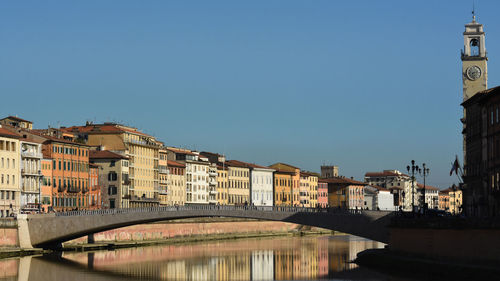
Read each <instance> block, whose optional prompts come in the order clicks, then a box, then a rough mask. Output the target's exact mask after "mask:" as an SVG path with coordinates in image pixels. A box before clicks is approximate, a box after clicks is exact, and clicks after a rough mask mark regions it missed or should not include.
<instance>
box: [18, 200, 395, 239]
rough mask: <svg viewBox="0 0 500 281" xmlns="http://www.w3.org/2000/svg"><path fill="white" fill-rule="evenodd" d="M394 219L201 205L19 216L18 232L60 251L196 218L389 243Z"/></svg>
mask: <svg viewBox="0 0 500 281" xmlns="http://www.w3.org/2000/svg"><path fill="white" fill-rule="evenodd" d="M392 216H393V212H387V211H385V212H384V211H365V210H363V211H353V210H351V211H350V210H337V209H329V210H318V209H313V208H295V207H254V206H251V207H250V206H249V207H240V206H214V205H195V206H179V207H151V208H136V209H109V210H95V211H73V212H65V213H53V214H35V215H19V216H18V227H19V244H20V246H21V248H31V247H41V248H54V247H57V246H59V245H60V244H61V243H62V242H65V241H68V240H71V239H75V238H78V237H82V236H86V235H89V234H93V233H98V232H102V231H106V230H110V229H115V228H119V227H124V226H130V225H135V224H142V223H149V222H157V221H165V220H173V219H183V218H196V217H234V218H250V219H259V220H269V221H283V222H290V223H296V224H302V225H308V226H316V227H322V228H326V229H331V230H336V231H340V232H344V233H349V234H353V235H357V236H361V237H365V238H368V239H371V240H375V241H380V242H384V243H389V229H388V225H389V223H390V220H391V217H392Z"/></svg>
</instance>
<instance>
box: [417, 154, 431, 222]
mask: <svg viewBox="0 0 500 281" xmlns="http://www.w3.org/2000/svg"><path fill="white" fill-rule="evenodd" d="M429 171H430V169H429V168H426V167H425V163H424V164H422V169H421V170H420V169H419V171H418V173H419V174H420V175H422V176H423V177H424V188H423V190H422V193H423V197H424V200H423V201H422V202H423V206H424V214H425V211H426V210H427V206H426V205H425V177H426V176H428V175H429Z"/></svg>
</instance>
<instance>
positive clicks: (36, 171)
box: [21, 168, 42, 176]
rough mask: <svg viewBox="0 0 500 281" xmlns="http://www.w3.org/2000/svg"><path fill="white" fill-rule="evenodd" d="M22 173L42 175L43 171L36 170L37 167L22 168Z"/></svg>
mask: <svg viewBox="0 0 500 281" xmlns="http://www.w3.org/2000/svg"><path fill="white" fill-rule="evenodd" d="M21 174H23V175H31V176H41V175H42V171H41V170H35V169H24V168H23V169H21Z"/></svg>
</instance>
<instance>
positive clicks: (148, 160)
mask: <svg viewBox="0 0 500 281" xmlns="http://www.w3.org/2000/svg"><path fill="white" fill-rule="evenodd" d="M63 131H66V132H71V133H73V134H75V135H76V136H77V139H78V140H81V141H84V142H86V143H87V144H88V145H91V146H100V147H101V150H111V151H113V152H116V153H119V154H122V155H125V156H128V158H129V164H130V167H129V168H130V169H129V171H130V207H131V208H135V207H146V206H158V205H159V189H160V186H159V181H160V176H159V149H160V148H161V143H159V142H158V141H157V140H156V139H155V138H154V137H153V136H150V135H147V134H144V133H142V132H140V131H139V130H137V129H136V128H133V127H128V126H124V125H120V124H115V123H104V124H90V123H88V124H87V125H85V126H74V127H69V128H65V129H63Z"/></svg>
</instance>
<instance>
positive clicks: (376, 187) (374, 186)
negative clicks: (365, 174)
mask: <svg viewBox="0 0 500 281" xmlns="http://www.w3.org/2000/svg"><path fill="white" fill-rule="evenodd" d="M368 186H371V187H373V188H375V189H377V190H379V191H389V189H387V188H383V187H381V186H378V185H372V184H369V185H368Z"/></svg>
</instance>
